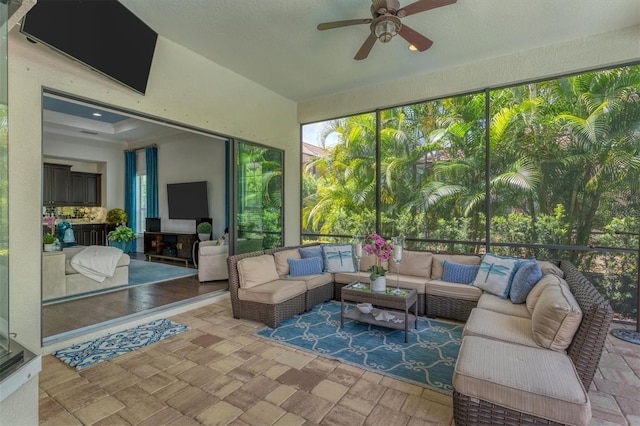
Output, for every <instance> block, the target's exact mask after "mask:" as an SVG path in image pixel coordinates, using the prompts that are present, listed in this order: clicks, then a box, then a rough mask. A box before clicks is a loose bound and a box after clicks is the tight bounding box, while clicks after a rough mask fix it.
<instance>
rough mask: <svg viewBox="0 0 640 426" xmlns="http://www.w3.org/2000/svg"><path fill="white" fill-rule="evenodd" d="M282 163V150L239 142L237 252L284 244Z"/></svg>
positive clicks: (237, 165)
mask: <svg viewBox="0 0 640 426" xmlns="http://www.w3.org/2000/svg"><path fill="white" fill-rule="evenodd" d="M283 163H284V153H283V151H281V150H277V149H272V148H267V147H264V146H261V145H256V144H252V143H249V142H241V141H239V142H238V143H237V151H236V173H237V175H236V176H237V186H236V230H237V235H236V238H237V240H236V253H249V252H252V251H256V250H263V249H266V248H272V247H281V246H282V245H283V242H284V234H283V228H282V224H283V204H284V200H283V196H284V193H283Z"/></svg>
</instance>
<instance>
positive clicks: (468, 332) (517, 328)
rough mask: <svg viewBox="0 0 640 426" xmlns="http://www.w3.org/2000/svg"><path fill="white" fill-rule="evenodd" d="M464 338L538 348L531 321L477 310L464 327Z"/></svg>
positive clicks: (473, 311)
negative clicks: (470, 337) (477, 337)
mask: <svg viewBox="0 0 640 426" xmlns="http://www.w3.org/2000/svg"><path fill="white" fill-rule="evenodd" d="M462 335H463V336H480V337H485V338H488V339H492V340H502V341H504V342H511V343H516V344H519V345H524V346H531V347H534V348H537V347H538V344H537V343H536V341H535V339H534V338H533V332H532V331H531V320H530V319H528V318H521V317H514V316H512V315H505V314H500V313H498V312H493V311H487V310H486V309H480V308H475V309H473V310H472V311H471V315H469V319H468V320H467V322H466V324H465V325H464V330H463V332H462Z"/></svg>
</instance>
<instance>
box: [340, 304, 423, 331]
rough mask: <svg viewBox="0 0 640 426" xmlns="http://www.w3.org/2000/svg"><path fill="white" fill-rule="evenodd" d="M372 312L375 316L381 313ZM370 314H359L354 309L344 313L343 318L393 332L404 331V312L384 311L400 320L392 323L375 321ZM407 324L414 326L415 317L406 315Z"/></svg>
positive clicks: (377, 310) (378, 311)
mask: <svg viewBox="0 0 640 426" xmlns="http://www.w3.org/2000/svg"><path fill="white" fill-rule="evenodd" d="M373 312H375V314H376V315H377V314H379V313H380V312H382V310H379V309H374V310H373ZM373 312H372V313H368V314H363V313H362V312H360V311H359V310H358V308H354V309H351V310H349V311H348V312H345V314H344V317H345V318H349V319H352V320H355V321H358V322H364V323H366V324H373V325H379V326H382V327H387V328H393V329H395V330H404V329H405V323H404V322H405V319H404V312H400V311H389V310H386V311H384V312H388V313H389V314H392V315H394V316H395V317H396V319H401V320H402V322H394V321H393V320H391V321H380V320H377V319H375V317H374V315H373ZM406 321H407V323H408V324H414V323H415V321H416V316H415V315H412V314H408V315H407V320H406Z"/></svg>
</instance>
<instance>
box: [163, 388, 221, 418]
mask: <svg viewBox="0 0 640 426" xmlns="http://www.w3.org/2000/svg"><path fill="white" fill-rule="evenodd" d="M216 402H218V398H216V397H215V396H213V395H211V394H210V393H208V392H205V391H203V390H202V389H199V388H196V387H193V386H187V387H186V388H184V389H182V390H180V391H179V392H177V393H176V394H175V395H174V396H172V397H171V398H169V399H167V404H168V405H170V406H171V407H173V408H175V409H176V410H178V411H180V412H181V413H182V414H184V415H185V416H189V417H195V416H196V415H197V414H200V413H201V412H203V411H204V410H206V409H207V408H209V407H211V406H212V405H214V404H215V403H216Z"/></svg>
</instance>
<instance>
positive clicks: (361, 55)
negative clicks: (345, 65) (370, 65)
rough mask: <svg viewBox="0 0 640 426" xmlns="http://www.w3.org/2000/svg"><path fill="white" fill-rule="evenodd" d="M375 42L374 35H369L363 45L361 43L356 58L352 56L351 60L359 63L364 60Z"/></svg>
mask: <svg viewBox="0 0 640 426" xmlns="http://www.w3.org/2000/svg"><path fill="white" fill-rule="evenodd" d="M376 40H377V38H376V36H375V35H373V34H369V37H367V39H366V40H365V41H364V43H362V46H361V47H360V50H358V53H356V56H354V57H353V59H355V60H356V61H361V60H362V59H365V58H366V57H367V56H369V52H371V49H372V48H373V45H374V44H376Z"/></svg>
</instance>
